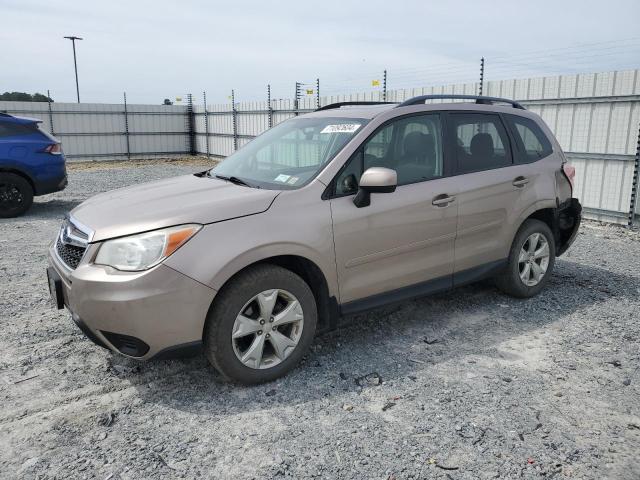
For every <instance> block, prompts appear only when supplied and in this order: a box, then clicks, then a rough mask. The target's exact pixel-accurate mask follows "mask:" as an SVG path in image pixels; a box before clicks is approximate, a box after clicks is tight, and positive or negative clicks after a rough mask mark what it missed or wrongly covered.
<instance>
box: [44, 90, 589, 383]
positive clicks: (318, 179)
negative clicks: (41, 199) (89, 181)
mask: <svg viewBox="0 0 640 480" xmlns="http://www.w3.org/2000/svg"><path fill="white" fill-rule="evenodd" d="M441 97H445V98H447V99H448V98H454V99H470V100H472V101H471V102H453V103H442V102H441V101H440V103H432V101H433V100H434V99H437V100H442V98H441ZM427 102H429V103H427ZM565 162H566V160H565V157H564V155H563V153H562V151H561V149H560V146H559V145H558V142H557V141H556V140H555V138H554V137H553V135H552V133H551V132H550V131H549V129H548V128H547V126H546V125H545V124H544V123H543V122H542V120H541V119H540V118H539V117H538V116H537V115H535V114H533V113H530V112H528V111H526V110H525V109H524V108H522V107H521V106H520V105H519V104H517V103H516V102H513V101H510V100H505V99H497V98H490V97H471V96H421V97H416V98H412V99H411V100H408V101H406V102H404V103H400V104H367V105H364V104H362V102H356V103H355V104H354V103H350V104H347V103H341V104H333V105H328V106H326V107H322V108H320V109H318V110H317V111H316V112H313V113H310V114H308V115H303V116H299V117H296V118H293V119H290V120H287V121H285V122H283V123H281V124H279V125H278V126H276V127H275V128H272V129H271V130H269V131H267V132H266V133H264V134H263V135H261V136H259V137H258V138H256V139H255V140H253V141H252V142H251V143H249V144H248V145H246V146H245V147H244V148H242V149H241V150H239V151H238V152H236V153H234V154H233V155H231V156H230V157H228V158H227V159H226V160H224V161H223V162H221V163H220V164H219V165H217V166H216V167H215V168H213V169H211V170H208V171H205V172H201V173H198V174H195V175H186V176H182V177H177V178H169V179H166V180H160V181H156V182H151V183H147V184H144V185H139V186H134V187H128V188H123V189H119V190H114V191H111V192H107V193H103V194H100V195H97V196H95V197H93V198H91V199H89V200H87V201H86V202H84V203H83V204H81V205H80V206H78V207H77V208H75V209H74V210H73V211H72V212H71V214H70V216H69V217H68V219H67V220H66V222H65V223H64V225H63V226H62V229H61V231H60V234H59V235H58V237H57V239H56V240H55V242H54V243H53V245H52V246H51V249H50V258H49V259H50V264H51V266H50V268H49V269H48V271H47V272H48V278H49V285H50V290H51V293H52V297H53V299H54V302H55V304H56V306H57V307H58V308H63V307H64V306H66V307H67V308H68V309H69V310H70V311H71V313H72V316H73V319H74V321H75V322H76V323H77V324H78V326H79V327H80V328H81V329H82V330H83V331H84V333H85V334H86V335H87V336H88V337H89V338H90V339H92V340H93V341H94V342H96V343H97V344H99V345H101V346H104V347H106V348H108V349H110V350H112V351H114V352H120V353H122V354H124V355H127V356H129V357H134V358H139V359H149V358H151V357H163V358H166V357H168V356H173V355H175V354H177V353H181V352H184V351H185V350H191V349H192V348H194V347H199V346H200V345H203V346H204V350H205V352H206V354H207V356H208V358H209V360H210V361H211V363H212V364H213V365H214V366H215V367H216V368H217V369H218V370H219V371H220V372H221V373H222V374H223V375H224V376H225V377H226V378H228V379H233V380H236V381H239V382H242V383H257V382H262V381H268V380H272V379H275V378H277V377H279V376H281V375H283V374H284V373H285V372H287V371H288V370H290V369H291V368H292V367H294V366H295V365H296V364H297V363H298V362H299V361H300V359H301V358H302V356H303V355H304V354H305V352H306V351H307V349H308V347H309V345H310V344H311V342H312V340H313V337H314V334H315V333H316V332H317V331H320V330H327V329H331V328H333V327H336V326H337V324H338V321H339V319H340V317H341V316H344V315H348V314H353V313H356V312H362V311H364V310H367V309H371V308H376V307H379V306H381V305H384V304H387V303H390V302H398V301H404V300H407V299H410V298H412V297H416V296H420V295H424V294H428V293H432V292H436V291H441V290H445V289H449V288H452V287H456V286H458V285H462V284H466V283H469V282H473V281H476V280H478V279H481V278H485V277H495V279H496V282H497V285H498V286H499V287H500V288H501V289H502V290H504V291H505V292H507V293H509V294H511V295H515V296H518V297H529V296H531V295H535V294H537V293H538V292H540V291H541V290H542V288H543V287H544V285H545V284H546V283H547V282H548V280H549V277H550V275H551V272H552V270H553V266H554V261H555V258H556V257H557V256H558V255H561V254H562V253H563V252H564V251H565V250H566V249H567V248H568V247H569V245H570V244H571V242H572V241H573V239H574V237H575V235H576V232H577V230H578V226H579V223H580V212H581V207H580V204H579V203H578V201H577V200H576V199H573V198H572V181H573V170H572V168H571V167H569V166H568V165H567V164H566V163H565Z"/></svg>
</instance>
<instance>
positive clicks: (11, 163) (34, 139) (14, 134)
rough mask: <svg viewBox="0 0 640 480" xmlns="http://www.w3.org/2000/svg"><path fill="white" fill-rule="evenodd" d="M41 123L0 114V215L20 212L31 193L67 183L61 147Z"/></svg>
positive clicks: (64, 185) (30, 201)
mask: <svg viewBox="0 0 640 480" xmlns="http://www.w3.org/2000/svg"><path fill="white" fill-rule="evenodd" d="M41 122H42V120H38V119H36V118H25V117H15V116H13V115H9V114H6V113H0V217H3V218H8V217H17V216H19V215H22V214H23V213H24V212H26V211H27V210H28V209H29V207H30V206H31V204H32V203H33V197H34V196H38V195H45V194H47V193H53V192H57V191H60V190H63V189H64V188H65V187H66V186H67V170H66V166H65V158H64V154H63V153H62V146H61V145H60V142H59V141H58V139H56V138H55V137H52V136H51V135H49V134H48V133H47V132H45V131H43V130H41V129H40V128H39V127H38V124H39V123H41Z"/></svg>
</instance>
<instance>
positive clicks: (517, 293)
mask: <svg viewBox="0 0 640 480" xmlns="http://www.w3.org/2000/svg"><path fill="white" fill-rule="evenodd" d="M536 234H538V235H541V236H542V237H544V241H546V242H547V246H548V260H547V263H546V268H544V273H543V274H542V275H541V277H540V278H539V280H538V281H537V283H535V284H532V283H533V282H534V281H535V280H536V279H535V275H536V274H537V273H538V272H539V271H540V270H538V269H537V268H536V267H535V266H534V265H533V263H531V262H530V260H531V258H532V257H531V254H529V256H528V257H527V255H525V254H524V253H523V256H524V257H526V258H527V261H525V262H524V263H523V262H522V261H521V253H522V251H523V249H525V250H526V251H527V252H529V251H530V249H529V247H530V245H531V242H530V241H529V239H530V238H532V235H536ZM533 238H535V237H533ZM528 241H529V243H527V242H528ZM534 241H535V240H534ZM538 241H539V242H541V241H542V240H540V239H539V237H538ZM537 245H538V246H540V248H538V250H537V251H539V252H542V251H543V249H542V244H541V243H538V244H537ZM534 248H535V247H534ZM534 254H535V252H534ZM540 255H542V253H541V254H540ZM532 261H533V262H535V263H536V265H538V267H539V268H542V267H543V266H544V262H542V257H540V258H538V259H536V258H535V257H534V258H533V260H532ZM555 261H556V245H555V241H554V238H553V234H552V233H551V229H550V228H549V226H548V225H547V224H546V223H544V222H541V221H540V220H534V219H529V220H526V221H525V222H524V223H523V224H522V226H521V227H520V229H519V230H518V233H517V234H516V237H515V239H514V240H513V244H512V245H511V250H510V252H509V263H508V266H507V268H506V270H505V272H504V273H503V274H502V275H500V276H499V277H496V285H497V286H498V288H499V289H500V290H502V291H503V292H504V293H506V294H508V295H511V296H514V297H518V298H529V297H533V296H534V295H537V294H538V293H540V291H541V290H542V289H543V288H544V287H545V285H546V284H547V282H548V281H549V278H550V277H551V274H552V273H553V267H554V265H555ZM527 263H528V264H529V270H528V273H527V270H526V264H527ZM523 275H524V277H525V278H527V277H530V278H529V284H528V283H527V282H526V281H525V278H523V277H522V276H523Z"/></svg>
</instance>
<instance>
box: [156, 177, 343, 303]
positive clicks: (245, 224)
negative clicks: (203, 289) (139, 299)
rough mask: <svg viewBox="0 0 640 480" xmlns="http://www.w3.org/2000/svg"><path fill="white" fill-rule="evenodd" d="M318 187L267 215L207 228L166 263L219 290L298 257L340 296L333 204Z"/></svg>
mask: <svg viewBox="0 0 640 480" xmlns="http://www.w3.org/2000/svg"><path fill="white" fill-rule="evenodd" d="M323 190H324V185H322V184H321V183H320V182H318V181H314V182H312V183H311V184H309V185H307V186H306V187H304V188H302V189H299V190H291V191H284V192H282V193H281V194H280V195H278V197H277V198H276V199H275V201H274V203H273V205H272V206H271V207H270V208H269V209H268V210H267V211H265V212H263V213H259V214H256V215H249V216H246V217H242V218H236V219H233V220H227V221H223V222H218V223H213V224H209V225H205V227H204V228H203V229H202V230H201V231H200V232H198V234H197V235H196V236H195V237H193V238H192V239H191V240H190V241H189V242H188V243H187V244H186V245H185V246H184V247H182V248H181V249H179V250H178V251H177V252H176V253H174V254H173V255H172V256H171V257H169V258H168V259H167V260H166V262H165V263H166V264H167V265H168V266H170V267H171V268H173V269H175V270H177V271H179V272H181V273H183V274H185V275H188V276H189V277H191V278H193V279H195V280H197V281H198V282H201V283H203V284H205V285H207V286H209V287H211V288H213V289H215V290H219V289H220V288H222V286H223V285H224V284H225V283H226V282H227V281H228V280H229V279H230V278H231V277H232V276H233V275H235V274H236V273H237V272H239V271H240V270H242V269H243V268H245V267H247V266H249V265H251V264H253V263H256V262H259V261H262V260H265V259H267V258H269V257H274V256H279V255H297V256H301V257H304V258H306V259H308V260H310V261H312V262H313V263H315V264H316V265H317V266H318V267H319V268H320V269H321V270H322V272H323V274H324V276H325V278H326V280H327V284H328V288H329V294H330V295H332V296H336V297H337V296H338V286H337V279H336V267H335V259H334V249H333V232H332V225H331V211H330V208H329V202H326V201H323V200H322V199H321V195H322V191H323Z"/></svg>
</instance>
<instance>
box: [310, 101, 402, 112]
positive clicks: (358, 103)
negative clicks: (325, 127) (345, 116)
mask: <svg viewBox="0 0 640 480" xmlns="http://www.w3.org/2000/svg"><path fill="white" fill-rule="evenodd" d="M392 103H398V102H337V103H330V104H329V105H325V106H324V107H320V108H316V109H315V110H314V112H319V111H320V110H333V109H334V108H340V107H345V106H347V105H386V104H392Z"/></svg>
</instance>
